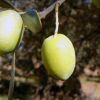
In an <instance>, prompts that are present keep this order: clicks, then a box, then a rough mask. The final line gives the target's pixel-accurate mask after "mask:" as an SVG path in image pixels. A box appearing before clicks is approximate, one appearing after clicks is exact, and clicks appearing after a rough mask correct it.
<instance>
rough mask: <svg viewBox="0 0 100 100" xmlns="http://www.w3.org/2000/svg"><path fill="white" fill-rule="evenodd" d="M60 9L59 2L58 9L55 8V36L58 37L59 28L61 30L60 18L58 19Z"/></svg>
mask: <svg viewBox="0 0 100 100" xmlns="http://www.w3.org/2000/svg"><path fill="white" fill-rule="evenodd" d="M58 8H59V3H58V2H57V3H56V7H55V18H56V28H55V33H54V36H56V35H57V33H58V28H59V18H58V12H59V11H58V10H59V9H58Z"/></svg>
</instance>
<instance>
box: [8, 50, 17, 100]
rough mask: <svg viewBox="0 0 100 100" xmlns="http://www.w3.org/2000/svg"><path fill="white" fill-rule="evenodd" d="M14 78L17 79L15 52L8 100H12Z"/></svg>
mask: <svg viewBox="0 0 100 100" xmlns="http://www.w3.org/2000/svg"><path fill="white" fill-rule="evenodd" d="M14 77H15V52H14V53H13V61H12V71H11V80H10V85H9V91H8V100H12V96H13V89H14Z"/></svg>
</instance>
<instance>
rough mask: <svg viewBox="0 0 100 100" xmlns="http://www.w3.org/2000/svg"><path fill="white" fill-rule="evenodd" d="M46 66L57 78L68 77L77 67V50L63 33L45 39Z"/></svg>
mask: <svg viewBox="0 0 100 100" xmlns="http://www.w3.org/2000/svg"><path fill="white" fill-rule="evenodd" d="M41 55H42V60H43V63H44V66H45V68H46V69H47V71H48V72H49V74H51V75H52V76H53V77H54V78H56V79H61V80H66V79H68V78H69V77H70V76H71V75H72V73H73V71H74V68H75V62H76V58H75V50H74V47H73V45H72V43H71V41H70V40H69V39H68V38H67V37H66V36H65V35H63V34H57V35H56V36H54V35H52V36H50V37H48V38H47V39H45V40H44V42H43V45H42V49H41Z"/></svg>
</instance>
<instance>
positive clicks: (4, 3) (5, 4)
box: [0, 0, 16, 9]
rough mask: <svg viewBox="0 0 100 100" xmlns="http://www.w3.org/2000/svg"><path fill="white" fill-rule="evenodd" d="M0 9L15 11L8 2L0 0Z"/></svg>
mask: <svg viewBox="0 0 100 100" xmlns="http://www.w3.org/2000/svg"><path fill="white" fill-rule="evenodd" d="M0 7H3V8H12V9H16V8H15V7H14V6H13V4H12V3H11V2H10V1H8V0H0Z"/></svg>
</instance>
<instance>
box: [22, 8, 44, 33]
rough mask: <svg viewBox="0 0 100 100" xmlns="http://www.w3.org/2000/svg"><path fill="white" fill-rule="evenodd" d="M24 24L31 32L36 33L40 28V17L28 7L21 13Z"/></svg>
mask: <svg viewBox="0 0 100 100" xmlns="http://www.w3.org/2000/svg"><path fill="white" fill-rule="evenodd" d="M21 16H22V19H23V21H24V24H25V26H26V27H27V28H28V29H29V30H31V31H32V32H33V33H37V32H39V31H40V30H41V28H42V24H41V20H40V17H39V15H38V13H37V11H36V10H34V9H29V10H28V11H26V12H25V13H23V14H21Z"/></svg>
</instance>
